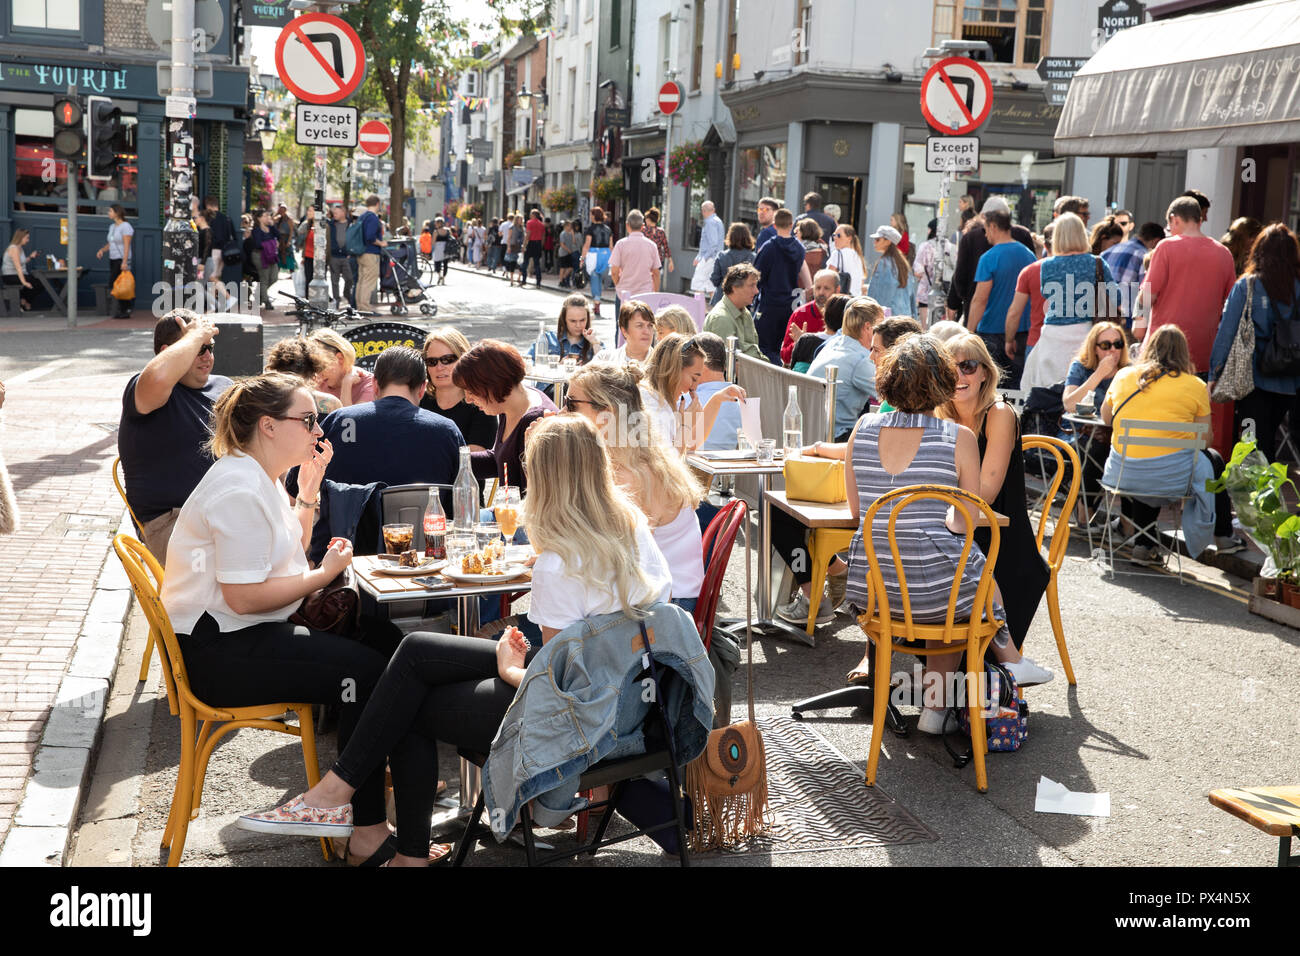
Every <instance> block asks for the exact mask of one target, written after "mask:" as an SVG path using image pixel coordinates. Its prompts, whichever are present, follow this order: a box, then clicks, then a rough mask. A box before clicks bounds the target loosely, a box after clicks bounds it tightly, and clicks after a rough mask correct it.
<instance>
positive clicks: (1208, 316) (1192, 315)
mask: <svg viewBox="0 0 1300 956" xmlns="http://www.w3.org/2000/svg"><path fill="white" fill-rule="evenodd" d="M1236 281H1237V267H1236V265H1235V264H1234V263H1233V260H1232V253H1231V252H1229V251H1228V249H1227V247H1226V246H1223V245H1222V244H1220V243H1218V242H1216V241H1215V240H1213V239H1211V238H1210V237H1209V236H1187V237H1186V238H1184V237H1183V236H1174V237H1173V238H1170V239H1162V240H1161V241H1160V244H1159V245H1157V246H1156V248H1155V252H1153V253H1152V254H1151V268H1149V269H1147V275H1146V279H1145V280H1144V283H1145V284H1146V285H1149V286H1150V287H1151V292H1152V293H1153V294H1154V296H1155V300H1154V301H1153V302H1152V305H1151V324H1150V327H1149V329H1148V330H1147V334H1148V335H1150V334H1151V333H1152V332H1154V331H1155V330H1156V329H1158V328H1160V326H1162V325H1169V324H1174V325H1177V326H1179V328H1181V329H1182V330H1183V334H1184V335H1186V336H1187V346H1188V348H1189V349H1190V351H1191V353H1192V361H1193V362H1195V363H1196V370H1197V371H1198V372H1207V371H1209V369H1210V349H1211V347H1212V346H1213V345H1214V334H1215V333H1216V332H1217V331H1218V330H1219V318H1220V317H1221V315H1222V314H1223V303H1224V302H1225V301H1226V300H1227V298H1228V293H1230V292H1231V291H1232V286H1233V284H1234V283H1236Z"/></svg>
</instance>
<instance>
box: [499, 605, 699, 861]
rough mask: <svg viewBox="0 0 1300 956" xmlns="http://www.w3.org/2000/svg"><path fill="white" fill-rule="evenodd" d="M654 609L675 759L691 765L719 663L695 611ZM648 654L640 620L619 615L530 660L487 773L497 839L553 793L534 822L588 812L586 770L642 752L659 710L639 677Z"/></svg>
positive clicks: (570, 633) (565, 636) (652, 624)
mask: <svg viewBox="0 0 1300 956" xmlns="http://www.w3.org/2000/svg"><path fill="white" fill-rule="evenodd" d="M649 612H650V614H649V617H648V618H646V621H645V625H646V629H647V631H648V632H649V633H650V635H651V646H650V650H651V654H652V655H653V656H654V659H655V662H656V663H657V664H658V665H659V666H660V668H661V670H660V681H661V684H662V687H663V694H664V698H665V699H664V709H665V711H666V713H667V715H668V721H669V724H670V725H671V729H672V735H673V742H674V744H675V745H676V750H677V762H678V763H679V764H682V765H685V764H686V763H687V762H689V761H691V760H693V759H694V758H695V757H697V756H699V755H700V754H701V753H702V752H703V751H704V746H705V744H706V743H707V741H708V736H709V731H710V730H711V729H712V727H713V680H714V676H713V666H712V665H711V664H710V663H709V658H708V655H707V654H706V653H705V650H704V645H703V644H702V643H701V642H700V636H699V632H698V631H696V629H695V623H694V620H693V619H692V618H691V616H690V615H689V614H687V613H686V612H685V611H683V610H682V609H681V608H679V607H676V606H675V605H672V604H656V605H653V606H652V607H651V608H650V609H649ZM643 653H644V647H643V645H642V640H641V630H640V628H639V627H638V625H637V622H636V621H634V620H632V619H630V618H628V617H627V616H625V615H624V614H623V613H622V612H621V611H620V612H615V613H613V614H602V615H600V616H598V617H592V618H587V619H585V620H582V621H578V622H577V623H575V624H572V625H570V626H569V627H566V628H565V629H564V630H563V631H561V632H560V633H559V634H557V635H555V636H554V637H553V638H551V639H550V640H549V641H547V642H546V644H545V645H544V646H543V647H542V649H541V650H540V651H539V652H538V653H537V655H536V656H535V657H534V658H533V659H532V661H531V662H530V663H529V665H528V670H527V672H526V673H525V675H524V680H523V683H522V684H520V686H519V690H518V691H517V692H516V693H515V699H514V701H513V702H512V703H511V705H510V709H509V710H507V711H506V715H505V718H504V719H503V720H502V722H501V729H500V730H498V731H497V736H496V739H495V740H494V741H493V742H492V751H491V753H490V754H489V756H488V761H487V764H486V766H485V767H484V768H483V794H484V799H485V803H486V806H487V809H488V814H489V820H490V821H491V825H492V833H493V835H494V836H495V837H496V838H497V840H498V841H504V840H505V838H506V837H507V836H508V835H509V833H510V831H511V830H512V829H513V828H514V825H515V822H516V820H518V818H519V810H520V807H522V806H523V804H524V803H525V802H526V801H528V800H532V799H533V798H534V797H540V796H543V795H549V796H550V797H551V799H548V800H545V801H539V803H538V804H534V809H535V811H536V812H535V813H534V817H535V819H536V820H537V822H538V823H540V824H542V825H543V826H548V825H554V824H555V823H558V822H559V821H560V820H562V819H563V818H564V817H566V816H568V815H570V814H571V813H573V812H575V811H577V810H580V809H582V807H583V806H585V802H584V801H582V800H579V799H577V798H576V797H575V796H574V794H575V793H576V792H577V789H578V787H577V785H578V778H579V777H580V776H581V775H582V773H583V772H584V771H586V770H587V769H588V768H589V767H591V766H592V765H593V764H596V763H599V762H600V761H601V760H604V759H605V758H606V757H609V756H611V755H618V756H626V755H628V754H632V753H640V752H644V741H642V740H641V739H640V735H641V727H642V724H643V722H644V717H645V715H646V714H647V713H648V712H649V710H650V708H651V707H653V706H654V705H653V703H652V698H651V697H650V696H649V695H647V694H645V693H644V688H643V685H642V682H641V681H640V680H638V678H639V677H640V675H641V673H642V671H643V670H644V666H643V664H642V654H643ZM627 728H631V730H630V731H629V732H626V733H624V735H623V736H622V737H621V738H620V735H619V733H618V731H619V730H626V729H627ZM552 791H554V793H553V794H552Z"/></svg>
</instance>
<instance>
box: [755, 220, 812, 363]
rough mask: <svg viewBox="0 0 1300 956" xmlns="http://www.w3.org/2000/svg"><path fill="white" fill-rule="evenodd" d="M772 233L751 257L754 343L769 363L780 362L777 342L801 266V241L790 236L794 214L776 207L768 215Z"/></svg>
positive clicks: (787, 313) (787, 319)
mask: <svg viewBox="0 0 1300 956" xmlns="http://www.w3.org/2000/svg"><path fill="white" fill-rule="evenodd" d="M772 225H773V228H774V229H775V231H776V235H775V236H773V237H772V238H771V239H769V240H768V241H767V242H765V243H763V246H762V248H760V249H759V250H758V255H756V256H755V257H754V266H755V268H757V269H758V273H759V280H758V294H759V316H758V320H757V322H756V325H757V327H758V347H759V348H760V349H761V350H762V352H763V354H764V355H766V356H767V360H768V361H769V362H771V363H772V364H773V365H780V364H781V342H782V340H783V339H784V338H785V330H786V327H787V326H788V325H789V324H790V313H791V312H792V311H793V306H794V301H793V297H794V290H795V289H797V288H798V287H799V271H800V269H802V268H803V261H804V247H803V243H802V242H800V241H799V240H798V239H796V238H795V237H794V236H792V235H791V234H790V233H791V230H792V229H793V228H794V215H793V214H792V213H791V212H790V210H789V209H778V210H777V211H776V215H775V216H773V217H772Z"/></svg>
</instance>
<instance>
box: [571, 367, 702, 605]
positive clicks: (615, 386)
mask: <svg viewBox="0 0 1300 956" xmlns="http://www.w3.org/2000/svg"><path fill="white" fill-rule="evenodd" d="M642 375H643V373H642V371H641V369H640V368H638V367H637V366H634V365H624V366H621V367H620V366H616V365H589V366H586V367H585V368H583V369H581V370H579V371H578V372H577V373H576V374H575V375H574V376H573V378H572V379H570V381H569V391H568V394H567V395H566V396H565V400H564V409H565V411H567V412H576V413H577V414H579V415H582V416H583V417H584V418H587V419H589V420H590V421H591V422H592V423H593V424H594V425H595V426H596V427H597V428H598V429H599V430H600V432H601V436H602V437H603V438H604V440H605V450H606V451H607V452H608V453H609V459H610V461H611V462H612V463H613V465H614V481H615V482H616V483H617V484H618V486H619V487H620V488H622V489H623V490H624V491H626V492H627V493H628V495H629V496H630V497H631V498H632V500H633V501H634V502H636V505H637V507H639V508H640V509H641V511H642V512H644V513H645V516H646V518H648V519H649V521H650V527H651V529H652V530H653V532H654V539H655V543H656V544H658V545H659V550H660V551H662V552H663V554H664V557H665V558H666V559H667V560H668V566H669V567H670V568H671V569H672V576H673V592H672V600H673V603H674V604H678V605H680V606H681V607H683V608H685V609H686V610H688V611H694V610H695V601H696V598H698V597H699V594H700V585H701V584H702V583H703V582H704V552H703V544H702V542H701V537H700V523H699V520H698V518H697V517H696V515H695V509H696V508H698V507H699V506H700V500H701V499H702V498H703V497H704V489H703V488H702V487H701V485H700V483H699V480H698V479H697V478H696V477H695V473H694V472H692V471H691V470H690V469H689V468H687V467H686V463H685V462H683V461H682V459H681V457H680V456H678V455H674V454H673V453H672V452H671V451H670V450H668V449H667V448H666V447H665V446H664V444H663V443H662V442H660V441H657V440H656V438H655V436H654V435H652V434H650V430H649V427H648V426H649V425H650V420H649V418H648V417H647V416H646V412H645V407H644V406H643V404H642V401H641V379H642Z"/></svg>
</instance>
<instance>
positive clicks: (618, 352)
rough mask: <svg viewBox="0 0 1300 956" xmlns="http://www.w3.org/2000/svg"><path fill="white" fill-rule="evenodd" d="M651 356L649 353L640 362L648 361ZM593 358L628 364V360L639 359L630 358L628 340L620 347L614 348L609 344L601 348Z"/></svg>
mask: <svg viewBox="0 0 1300 956" xmlns="http://www.w3.org/2000/svg"><path fill="white" fill-rule="evenodd" d="M649 358H650V355H649V353H647V354H646V357H645V358H644V359H641V361H640V362H638V364H640V365H644V364H645V363H646V361H648V360H649ZM591 360H592V361H593V362H601V363H603V364H606V365H626V364H627V363H628V362H636V361H637V360H636V359H634V358H630V357H629V356H628V354H627V343H626V342H624V343H623V344H622V345H620V346H619V347H618V348H614V347H613V346H608V345H607V346H605V348H603V349H601V350H600V351H599V352H597V353H596V354H595V355H593V356H592V357H591Z"/></svg>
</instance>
